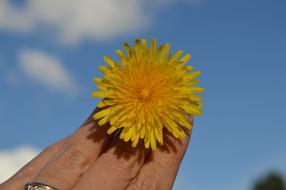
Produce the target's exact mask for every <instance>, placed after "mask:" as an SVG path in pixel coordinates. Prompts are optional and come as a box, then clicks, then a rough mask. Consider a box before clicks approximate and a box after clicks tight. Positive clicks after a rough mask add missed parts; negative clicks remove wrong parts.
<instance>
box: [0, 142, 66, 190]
mask: <svg viewBox="0 0 286 190" xmlns="http://www.w3.org/2000/svg"><path fill="white" fill-rule="evenodd" d="M67 138H68V137H67ZM67 138H64V139H62V140H60V141H58V142H56V143H54V144H52V145H50V146H48V147H47V148H45V149H44V150H43V151H42V152H41V153H40V154H39V155H38V156H36V157H35V158H34V159H33V160H31V161H30V162H29V163H28V164H26V165H25V166H24V167H23V168H22V169H20V170H19V171H18V172H17V173H16V174H15V175H13V176H12V177H11V178H10V179H8V180H7V181H6V182H5V183H3V184H1V188H3V189H15V190H17V189H23V187H24V185H25V184H26V183H27V182H29V181H31V180H32V179H33V178H34V177H35V176H36V175H37V173H38V172H39V171H40V169H41V168H42V167H43V166H44V165H45V164H46V163H47V162H48V161H49V160H50V159H51V157H52V156H53V155H54V154H55V153H56V152H57V151H58V150H59V149H60V147H61V146H62V145H63V144H64V142H65V141H66V139H67Z"/></svg>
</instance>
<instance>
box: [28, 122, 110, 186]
mask: <svg viewBox="0 0 286 190" xmlns="http://www.w3.org/2000/svg"><path fill="white" fill-rule="evenodd" d="M106 127H107V126H98V125H97V121H94V120H93V119H92V118H91V117H90V118H89V119H88V121H87V122H85V123H84V124H83V126H82V127H80V128H79V129H78V130H77V131H76V132H75V133H74V134H72V135H71V137H70V139H69V140H68V141H67V142H65V144H64V145H63V146H62V147H61V149H60V150H59V151H58V152H57V153H56V155H55V156H54V157H53V158H52V159H51V160H50V161H49V162H48V163H47V164H46V165H45V167H43V169H42V170H41V171H40V172H39V174H38V175H37V176H36V177H35V178H34V180H33V181H35V182H41V183H44V184H48V185H51V186H53V187H56V188H58V189H60V190H67V189H71V188H72V187H73V186H74V184H75V183H76V182H77V180H78V179H79V177H80V176H81V175H82V174H83V173H84V172H85V171H86V169H87V168H89V166H90V165H91V163H92V162H93V161H94V160H96V159H97V158H98V156H99V155H100V154H101V152H102V151H103V149H104V148H105V147H106V145H107V144H108V141H109V139H110V138H111V136H109V135H108V134H107V133H106Z"/></svg>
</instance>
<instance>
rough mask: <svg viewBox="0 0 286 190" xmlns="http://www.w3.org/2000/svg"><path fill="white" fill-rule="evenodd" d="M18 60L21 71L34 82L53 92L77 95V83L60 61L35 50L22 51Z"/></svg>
mask: <svg viewBox="0 0 286 190" xmlns="http://www.w3.org/2000/svg"><path fill="white" fill-rule="evenodd" d="M18 59H19V68H20V70H21V71H22V72H23V73H24V74H25V75H26V76H27V77H29V78H30V79H31V80H33V81H34V82H36V83H38V84H40V85H43V86H46V87H48V88H49V89H51V90H52V91H54V90H56V91H60V92H66V93H68V94H71V95H74V94H75V93H77V91H78V89H79V88H78V85H77V83H76V81H75V80H74V79H73V77H72V76H71V74H70V73H69V72H68V71H67V69H66V68H65V67H64V65H63V64H62V63H61V62H60V61H59V60H58V59H56V58H54V57H52V56H50V55H48V54H46V53H44V52H42V51H40V50H35V49H22V50H21V51H20V52H19V54H18Z"/></svg>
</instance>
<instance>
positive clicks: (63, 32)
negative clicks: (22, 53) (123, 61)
mask: <svg viewBox="0 0 286 190" xmlns="http://www.w3.org/2000/svg"><path fill="white" fill-rule="evenodd" d="M141 2H142V1H141V0H121V1H118V0H73V1H70V0H61V1H58V0H48V1H44V0H27V1H26V3H25V6H21V7H17V6H16V5H14V4H13V3H12V2H11V1H9V0H1V1H0V29H1V28H2V29H4V30H10V31H17V32H32V31H35V30H37V29H39V28H40V27H43V26H45V27H47V28H52V30H55V31H56V32H57V34H58V36H59V37H60V39H61V40H63V41H64V42H66V43H69V44H70V43H77V42H80V41H81V40H83V39H86V38H88V39H108V38H112V37H115V36H117V35H120V34H125V33H129V32H133V31H137V30H138V29H140V28H141V27H144V26H146V24H148V22H149V20H150V18H149V15H147V14H144V11H143V9H142V6H141Z"/></svg>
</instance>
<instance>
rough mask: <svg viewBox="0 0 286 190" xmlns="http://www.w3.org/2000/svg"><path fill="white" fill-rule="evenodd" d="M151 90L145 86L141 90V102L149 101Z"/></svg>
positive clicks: (139, 97)
mask: <svg viewBox="0 0 286 190" xmlns="http://www.w3.org/2000/svg"><path fill="white" fill-rule="evenodd" d="M150 96H151V91H150V90H149V89H148V88H145V89H143V90H141V91H140V92H139V96H138V99H139V100H140V101H141V102H148V101H149V100H150Z"/></svg>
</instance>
